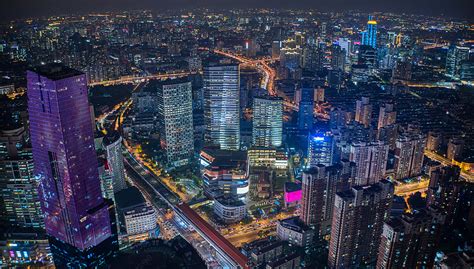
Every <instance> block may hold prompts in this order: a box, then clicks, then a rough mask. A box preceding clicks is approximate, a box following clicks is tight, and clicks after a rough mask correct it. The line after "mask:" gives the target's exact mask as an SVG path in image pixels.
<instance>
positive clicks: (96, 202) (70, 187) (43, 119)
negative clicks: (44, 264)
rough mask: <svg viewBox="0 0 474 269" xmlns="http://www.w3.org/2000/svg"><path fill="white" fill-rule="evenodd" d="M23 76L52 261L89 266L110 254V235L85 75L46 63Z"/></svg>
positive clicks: (64, 264)
mask: <svg viewBox="0 0 474 269" xmlns="http://www.w3.org/2000/svg"><path fill="white" fill-rule="evenodd" d="M27 80H28V109H29V117H30V126H31V127H30V133H31V143H32V146H33V159H34V162H35V175H36V177H37V178H38V180H39V184H40V186H39V197H40V201H41V206H42V209H43V213H44V221H45V227H46V232H47V233H48V235H49V236H50V238H51V240H52V252H53V256H54V259H55V263H56V264H57V266H58V267H61V266H66V264H68V266H73V267H93V266H95V265H97V264H98V263H100V262H101V260H102V261H103V259H104V258H105V256H106V255H108V254H110V250H111V249H112V248H113V247H112V242H113V239H112V236H111V235H112V225H111V219H110V214H109V205H108V203H107V201H106V200H104V199H103V198H102V195H101V188H100V180H99V175H98V169H97V167H98V165H97V156H96V153H95V147H94V135H93V133H92V126H91V124H92V123H91V120H90V114H89V113H90V111H89V102H88V94H87V85H86V75H85V74H84V73H82V72H79V71H76V70H74V69H71V68H68V67H65V66H62V65H60V64H48V65H44V66H40V67H37V68H34V69H32V70H29V71H28V72H27ZM106 246H110V247H106ZM99 249H100V251H99ZM107 253H108V254H107Z"/></svg>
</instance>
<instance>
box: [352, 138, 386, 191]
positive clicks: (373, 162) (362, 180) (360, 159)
mask: <svg viewBox="0 0 474 269" xmlns="http://www.w3.org/2000/svg"><path fill="white" fill-rule="evenodd" d="M387 159H388V145H387V144H386V143H384V142H382V141H376V142H371V143H366V142H356V143H352V144H351V146H350V157H349V160H350V161H352V162H355V163H356V166H357V172H356V184H357V185H361V186H363V185H368V184H373V183H376V182H378V181H379V180H381V179H383V177H384V176H385V170H386V168H387Z"/></svg>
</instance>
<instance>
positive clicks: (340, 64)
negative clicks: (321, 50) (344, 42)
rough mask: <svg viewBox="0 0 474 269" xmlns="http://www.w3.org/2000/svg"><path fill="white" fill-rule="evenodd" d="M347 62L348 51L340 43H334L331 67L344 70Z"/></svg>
mask: <svg viewBox="0 0 474 269" xmlns="http://www.w3.org/2000/svg"><path fill="white" fill-rule="evenodd" d="M345 64H346V51H344V49H343V48H341V47H340V46H339V45H336V44H333V45H332V47H331V68H332V69H333V70H338V71H341V72H344V68H345Z"/></svg>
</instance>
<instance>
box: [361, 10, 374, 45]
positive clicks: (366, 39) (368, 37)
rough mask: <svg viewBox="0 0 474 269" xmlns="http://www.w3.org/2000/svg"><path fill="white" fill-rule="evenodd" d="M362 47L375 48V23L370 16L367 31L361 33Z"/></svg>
mask: <svg viewBox="0 0 474 269" xmlns="http://www.w3.org/2000/svg"><path fill="white" fill-rule="evenodd" d="M362 45H367V46H371V47H372V48H374V49H375V48H377V21H375V20H374V19H373V17H372V15H369V20H368V21H367V29H366V30H365V31H364V32H362Z"/></svg>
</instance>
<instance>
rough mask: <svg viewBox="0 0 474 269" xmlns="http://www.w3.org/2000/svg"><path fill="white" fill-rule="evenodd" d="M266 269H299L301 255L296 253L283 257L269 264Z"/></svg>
mask: <svg viewBox="0 0 474 269" xmlns="http://www.w3.org/2000/svg"><path fill="white" fill-rule="evenodd" d="M265 268H266V269H299V268H301V255H300V254H298V253H296V252H294V253H291V254H287V255H283V256H281V257H278V258H277V259H275V260H273V261H271V262H269V263H267V266H266V267H265Z"/></svg>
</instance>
